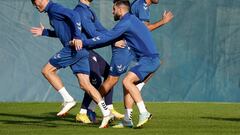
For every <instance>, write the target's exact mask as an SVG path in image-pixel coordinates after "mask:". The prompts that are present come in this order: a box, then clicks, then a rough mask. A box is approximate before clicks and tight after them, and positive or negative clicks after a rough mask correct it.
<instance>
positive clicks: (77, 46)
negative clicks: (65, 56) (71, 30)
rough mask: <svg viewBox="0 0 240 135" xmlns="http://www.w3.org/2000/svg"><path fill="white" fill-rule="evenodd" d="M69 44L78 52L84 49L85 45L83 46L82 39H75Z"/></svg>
mask: <svg viewBox="0 0 240 135" xmlns="http://www.w3.org/2000/svg"><path fill="white" fill-rule="evenodd" d="M69 43H70V45H72V46H74V47H75V49H76V50H77V51H78V50H81V49H82V46H83V45H82V40H80V39H73V40H72V41H70V42H69Z"/></svg>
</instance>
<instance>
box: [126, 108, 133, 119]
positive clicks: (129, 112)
mask: <svg viewBox="0 0 240 135" xmlns="http://www.w3.org/2000/svg"><path fill="white" fill-rule="evenodd" d="M132 112H133V109H125V114H124V120H126V121H129V120H132Z"/></svg>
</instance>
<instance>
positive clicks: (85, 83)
mask: <svg viewBox="0 0 240 135" xmlns="http://www.w3.org/2000/svg"><path fill="white" fill-rule="evenodd" d="M31 2H32V3H33V5H34V6H35V7H36V8H37V9H38V11H39V12H40V13H42V12H46V13H48V16H49V22H50V24H51V26H52V27H53V29H54V30H50V29H44V27H43V25H41V27H39V28H38V27H37V28H35V27H33V28H32V29H31V32H32V33H33V35H35V36H41V35H43V36H49V37H58V38H59V39H60V41H61V43H62V44H63V49H62V50H60V51H59V52H58V53H56V54H55V55H54V56H53V57H52V58H51V59H50V60H49V62H48V63H47V64H46V65H45V66H44V67H43V69H42V74H43V75H44V77H45V78H46V79H47V80H48V81H49V83H50V84H51V85H52V86H53V87H54V88H55V89H56V90H57V91H58V92H59V93H60V94H61V96H62V97H63V99H64V104H63V108H62V110H61V111H60V112H59V113H58V114H57V116H64V115H65V114H66V113H67V112H68V111H69V110H70V109H71V108H72V107H73V106H75V104H76V102H75V101H74V99H73V98H72V97H71V96H70V95H69V94H68V92H67V90H66V89H65V87H64V85H63V83H62V81H61V79H60V77H59V76H58V75H57V73H56V72H57V70H59V69H61V68H65V67H68V66H70V67H71V69H72V71H73V73H74V74H75V75H76V77H77V79H78V81H79V84H80V87H81V88H82V89H83V90H84V91H85V92H87V93H88V94H89V95H91V97H92V98H93V100H94V101H95V102H97V103H98V105H99V107H100V109H101V111H102V113H103V116H104V117H103V120H102V123H101V125H100V126H99V128H105V127H106V126H107V125H108V122H109V120H110V119H112V118H113V115H112V114H111V112H110V111H109V109H108V108H107V106H106V104H105V102H104V100H103V99H102V97H101V95H100V94H99V92H98V91H97V90H96V89H95V88H94V87H93V86H92V85H91V83H90V81H89V73H90V71H89V60H88V56H89V53H88V51H87V50H86V49H80V48H79V47H78V46H76V47H75V48H74V47H72V46H70V44H69V41H71V40H72V41H73V44H74V45H76V44H78V43H79V42H81V40H80V39H81V38H82V37H81V19H80V17H79V15H78V13H76V12H75V11H73V10H70V9H67V8H64V7H63V6H61V5H59V4H57V3H53V2H52V1H49V0H31Z"/></svg>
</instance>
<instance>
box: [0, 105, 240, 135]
mask: <svg viewBox="0 0 240 135" xmlns="http://www.w3.org/2000/svg"><path fill="white" fill-rule="evenodd" d="M114 105H115V108H116V110H118V111H120V112H122V113H123V107H122V104H120V103H117V104H114ZM79 107H80V105H79V104H78V106H77V107H75V108H74V109H72V110H71V111H70V113H69V115H68V116H67V117H66V118H57V117H56V113H57V111H59V103H0V135H26V134H27V135H72V134H78V135H80V134H84V135H88V134H96V135H134V134H135V135H144V134H146V135H167V134H174V135H175V134H176V135H177V134H178V135H235V134H240V104H236V103H229V104H224V103H147V108H148V110H149V111H150V112H151V113H152V114H153V118H152V119H151V120H150V121H149V122H148V123H147V124H146V125H144V127H143V128H142V129H130V128H125V129H113V128H108V129H98V126H99V124H98V125H91V124H90V125H85V124H82V123H76V122H75V114H76V113H77V112H78V111H79ZM97 114H98V115H101V113H100V112H99V110H97ZM137 115H138V111H137V109H136V108H134V114H133V117H134V123H135V124H137V120H138V116H137ZM99 119H101V118H99ZM116 123H118V121H116V122H115V124H116Z"/></svg>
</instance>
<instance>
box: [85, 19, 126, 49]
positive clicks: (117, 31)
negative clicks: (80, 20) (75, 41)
mask: <svg viewBox="0 0 240 135" xmlns="http://www.w3.org/2000/svg"><path fill="white" fill-rule="evenodd" d="M127 29H128V24H127V23H121V22H120V23H118V24H117V25H116V26H115V27H114V28H113V29H112V30H110V31H108V32H106V33H104V34H103V35H100V36H97V37H94V38H91V39H86V40H83V47H85V48H101V47H104V46H106V44H112V43H114V42H116V41H118V40H119V39H120V38H121V35H122V34H123V33H124V32H125V31H126V30H127Z"/></svg>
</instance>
